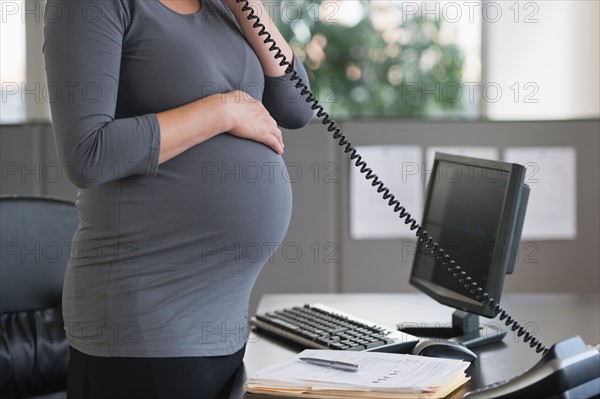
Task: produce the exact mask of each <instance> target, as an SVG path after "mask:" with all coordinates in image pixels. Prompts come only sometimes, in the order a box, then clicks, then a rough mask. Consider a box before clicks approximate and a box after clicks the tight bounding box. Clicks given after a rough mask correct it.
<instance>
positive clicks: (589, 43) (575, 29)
mask: <svg viewBox="0 0 600 399" xmlns="http://www.w3.org/2000/svg"><path fill="white" fill-rule="evenodd" d="M498 8H500V9H501V16H500V15H499V14H498V13H497V10H498ZM517 9H518V13H517ZM482 10H484V18H483V25H484V35H485V37H484V47H483V57H484V61H483V66H484V68H485V70H484V83H486V82H487V83H488V84H489V92H488V100H487V101H485V102H484V106H485V111H486V112H487V116H488V117H489V118H490V119H497V120H507V119H516V120H525V119H577V118H589V117H598V115H599V114H600V111H599V108H600V101H599V98H598V87H599V84H600V83H599V78H598V75H599V72H598V71H599V70H600V63H599V58H600V55H599V54H600V39H599V37H600V33H599V30H598V26H599V15H600V2H598V1H597V0H579V1H563V0H556V1H548V0H546V1H518V2H517V1H489V0H486V1H484V7H483V8H482ZM515 83H516V84H517V86H515ZM498 87H499V88H500V89H501V90H502V95H501V96H500V97H499V98H498V101H497V102H494V101H495V100H496V89H497V88H498ZM511 87H512V89H511ZM517 87H518V90H519V95H518V98H515V94H516V91H517ZM484 95H485V93H484ZM528 95H529V96H530V97H529V98H527V96H528Z"/></svg>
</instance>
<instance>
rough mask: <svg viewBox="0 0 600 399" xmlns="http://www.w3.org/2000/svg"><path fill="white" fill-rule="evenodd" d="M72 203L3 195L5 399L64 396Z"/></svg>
mask: <svg viewBox="0 0 600 399" xmlns="http://www.w3.org/2000/svg"><path fill="white" fill-rule="evenodd" d="M77 224H78V215H77V208H76V207H75V206H74V203H73V202H72V201H68V200H64V199H59V198H50V197H32V196H21V195H17V196H0V241H1V243H2V250H1V256H0V257H1V259H0V266H1V268H0V397H2V398H26V397H36V398H40V397H43V398H61V397H65V392H64V390H65V388H66V379H67V368H68V363H69V344H68V342H67V339H66V337H65V333H64V328H63V320H62V312H61V297H62V286H63V278H64V274H65V268H66V266H67V262H68V259H69V254H70V249H71V246H70V243H71V242H72V240H73V234H74V233H75V230H76V228H77Z"/></svg>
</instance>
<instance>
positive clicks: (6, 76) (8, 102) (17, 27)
mask: <svg viewBox="0 0 600 399" xmlns="http://www.w3.org/2000/svg"><path fill="white" fill-rule="evenodd" d="M22 3H23V2H21V1H4V0H2V4H1V7H2V10H1V12H2V13H1V19H2V21H1V25H0V45H1V47H0V81H1V82H2V88H1V92H0V95H1V96H2V97H1V99H2V103H1V105H2V112H0V123H18V122H23V121H25V119H26V117H27V110H26V104H25V102H24V101H22V99H21V89H22V88H23V87H24V85H25V83H26V73H27V72H26V69H27V68H26V64H25V62H26V56H25V52H26V46H25V23H24V21H23V20H22V18H21V16H22V14H21V5H22Z"/></svg>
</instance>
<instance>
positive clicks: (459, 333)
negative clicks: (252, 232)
mask: <svg viewBox="0 0 600 399" xmlns="http://www.w3.org/2000/svg"><path fill="white" fill-rule="evenodd" d="M488 327H489V328H488ZM398 329H399V330H400V331H402V332H405V333H407V334H410V335H414V336H417V337H423V338H438V339H447V340H450V341H454V342H458V343H461V344H463V345H464V346H466V347H467V348H474V347H476V346H480V345H486V344H490V343H492V342H500V341H502V339H503V338H504V336H505V335H506V331H503V330H501V329H500V328H499V326H498V325H497V324H493V325H492V324H490V325H488V326H486V328H485V329H484V328H482V327H480V325H479V316H478V315H476V314H473V313H468V312H465V311H463V310H455V311H454V313H452V327H439V326H436V327H415V326H408V325H407V324H403V323H400V324H398Z"/></svg>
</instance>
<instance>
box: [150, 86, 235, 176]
mask: <svg viewBox="0 0 600 399" xmlns="http://www.w3.org/2000/svg"><path fill="white" fill-rule="evenodd" d="M220 97H221V95H213V96H209V97H206V98H203V99H200V100H197V101H194V102H192V103H189V104H186V105H183V106H181V107H178V108H174V109H171V110H168V111H164V112H160V113H158V114H156V117H157V119H158V124H159V126H160V155H159V157H158V163H159V165H160V164H161V163H163V162H165V161H168V160H169V159H171V158H173V157H175V156H177V155H179V154H181V153H182V152H184V151H186V150H187V149H189V148H191V147H193V146H195V145H196V144H200V143H202V142H203V141H206V140H208V139H210V138H212V137H214V136H216V135H218V134H219V133H222V132H226V131H227V130H229V129H230V128H231V126H229V123H230V122H229V121H230V118H227V117H225V115H224V112H225V108H224V103H223V101H221V100H220Z"/></svg>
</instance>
